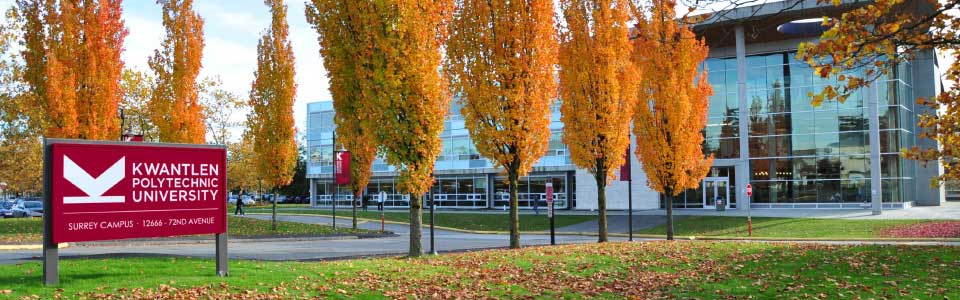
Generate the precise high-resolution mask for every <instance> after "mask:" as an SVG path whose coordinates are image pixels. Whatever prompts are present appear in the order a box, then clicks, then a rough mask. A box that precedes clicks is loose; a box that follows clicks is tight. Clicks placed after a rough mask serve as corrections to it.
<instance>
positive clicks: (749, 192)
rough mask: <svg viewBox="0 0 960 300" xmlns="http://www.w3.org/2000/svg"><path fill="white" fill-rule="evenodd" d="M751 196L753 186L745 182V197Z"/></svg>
mask: <svg viewBox="0 0 960 300" xmlns="http://www.w3.org/2000/svg"><path fill="white" fill-rule="evenodd" d="M750 196H753V186H752V185H750V184H749V183H748V184H747V197H750Z"/></svg>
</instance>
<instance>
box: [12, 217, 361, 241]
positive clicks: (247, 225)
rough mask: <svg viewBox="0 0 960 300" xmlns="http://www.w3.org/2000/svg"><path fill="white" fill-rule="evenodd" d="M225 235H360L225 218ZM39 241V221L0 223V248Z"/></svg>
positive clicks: (40, 228) (304, 226)
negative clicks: (274, 227)
mask: <svg viewBox="0 0 960 300" xmlns="http://www.w3.org/2000/svg"><path fill="white" fill-rule="evenodd" d="M227 231H228V232H229V234H230V236H232V237H261V236H310V235H331V234H350V233H362V232H367V231H366V230H357V231H353V230H351V229H349V228H337V229H336V230H334V229H333V228H331V227H330V226H324V225H315V224H304V223H295V222H277V231H273V230H272V229H271V226H270V221H261V220H256V219H250V218H238V217H232V216H231V217H228V218H227ZM42 240H43V222H42V221H41V219H40V218H18V219H0V244H34V243H40V242H41V241H42Z"/></svg>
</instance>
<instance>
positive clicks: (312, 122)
mask: <svg viewBox="0 0 960 300" xmlns="http://www.w3.org/2000/svg"><path fill="white" fill-rule="evenodd" d="M794 2H795V1H786V2H771V3H765V4H762V5H759V6H753V7H741V8H737V9H734V10H730V11H725V12H721V13H716V14H714V15H713V16H712V17H710V18H708V19H706V20H704V21H703V22H701V23H700V24H698V25H696V26H695V27H694V31H695V32H697V34H698V35H699V36H700V37H702V38H704V40H706V42H707V45H708V46H709V47H710V53H709V57H708V59H707V60H706V61H704V63H703V64H702V66H701V68H702V69H704V70H706V71H707V77H706V78H704V79H705V80H707V81H708V82H709V83H710V85H711V86H712V87H713V91H714V94H713V96H711V97H710V103H709V104H710V106H709V112H708V124H707V127H706V128H705V130H704V136H705V141H704V144H703V149H704V153H705V154H708V155H709V154H712V155H713V156H714V158H715V160H714V167H713V168H712V169H711V170H710V172H709V174H708V175H707V177H706V178H705V179H704V180H703V181H702V182H701V184H700V186H699V188H697V189H692V190H688V191H685V192H684V193H683V194H681V195H680V196H679V197H677V198H674V201H673V206H674V207H676V208H690V209H714V208H716V207H717V205H718V200H721V199H722V200H723V201H722V202H721V203H723V204H722V205H724V206H727V207H728V208H735V209H744V208H745V207H746V206H747V205H744V203H748V202H747V197H746V192H745V191H746V186H747V184H750V185H751V186H752V189H753V196H752V197H751V198H750V200H749V203H750V207H752V208H794V209H808V208H865V209H866V208H874V209H875V210H877V209H880V208H881V207H882V208H906V207H910V206H913V205H925V206H930V205H939V204H940V203H941V202H943V201H945V199H946V195H947V194H948V193H947V192H946V191H945V190H944V189H943V188H940V189H937V188H931V187H930V186H929V182H930V179H931V178H933V177H935V176H938V175H939V174H940V173H941V172H940V171H939V166H937V165H936V164H930V165H926V166H924V165H922V164H919V163H918V162H916V161H912V160H908V159H905V158H904V157H903V156H902V155H901V153H900V151H901V149H903V148H910V147H914V146H917V147H921V148H929V147H936V143H935V142H934V141H932V140H927V139H920V138H918V134H917V133H918V132H917V127H916V122H917V115H918V114H920V113H923V112H925V110H926V109H928V108H926V107H921V106H916V105H914V103H915V99H916V98H918V97H928V98H929V97H935V96H936V95H937V94H938V93H939V92H940V89H941V85H940V77H939V74H938V70H937V68H938V67H937V61H936V58H935V54H934V53H933V52H932V51H926V52H920V53H918V54H917V55H916V57H914V58H913V59H912V60H911V61H910V62H906V63H902V64H900V65H899V66H898V67H897V68H896V69H895V70H891V72H890V74H889V75H887V76H885V77H883V78H881V79H880V80H878V81H877V82H876V83H875V84H873V85H872V86H870V87H868V88H864V89H860V90H858V91H855V92H854V93H853V94H852V95H851V96H850V97H849V98H848V99H846V101H844V102H842V103H839V102H837V101H826V102H824V103H822V104H821V105H819V106H813V105H811V102H812V101H811V100H812V99H811V97H810V95H811V93H816V92H819V91H821V90H822V89H823V87H825V86H827V85H835V84H837V81H836V78H828V79H823V78H820V77H819V76H816V75H815V74H814V70H813V69H812V68H811V67H810V66H809V65H807V64H806V63H804V62H802V61H799V60H797V59H796V51H797V46H798V45H799V44H800V43H801V42H810V41H816V38H817V37H818V36H819V31H817V30H814V31H810V30H806V31H803V30H801V31H799V32H790V30H785V29H784V28H787V29H789V28H790V26H794V25H789V26H788V25H787V24H800V23H796V20H802V19H822V17H824V16H838V15H839V14H841V13H842V12H843V11H844V10H845V9H848V8H849V6H848V5H846V4H845V5H841V6H840V7H835V6H833V5H832V4H830V3H825V4H818V3H816V2H815V1H802V2H801V3H799V4H796V3H794ZM849 5H858V4H856V3H852V4H849ZM813 24H816V23H813ZM781 25H784V26H781ZM800 26H803V24H800ZM852 72H853V73H855V74H860V73H861V72H863V70H854V71H852ZM459 110H460V108H459V107H457V106H456V104H455V103H454V105H453V107H451V108H450V113H449V114H448V116H447V118H446V120H445V127H444V131H443V133H442V134H441V137H442V139H443V152H442V153H441V155H440V156H439V157H438V158H437V162H436V177H437V178H438V180H437V182H435V183H434V185H433V189H432V192H433V197H434V199H435V200H437V205H438V207H441V208H467V209H500V208H502V207H503V206H504V205H506V203H507V194H508V193H507V188H506V185H505V183H504V177H503V176H502V175H500V172H499V171H498V170H496V169H494V168H493V167H492V164H491V163H490V161H488V160H487V159H485V158H484V157H482V156H480V155H479V153H477V151H476V149H474V146H473V143H472V141H471V140H470V136H469V134H468V133H467V130H466V129H465V128H464V126H463V125H464V124H463V119H462V118H461V117H460V115H459V114H458V112H459ZM308 114H309V116H308V122H307V138H308V141H307V142H308V147H309V153H310V161H309V164H308V177H310V178H312V179H311V180H312V182H313V185H312V186H313V188H312V189H313V191H314V192H313V193H312V195H315V199H314V200H315V203H316V205H320V206H327V205H330V204H331V201H332V199H333V196H332V195H333V194H335V191H334V187H333V186H332V185H331V184H330V182H331V179H330V178H331V173H332V162H331V160H330V157H331V156H332V151H333V149H332V147H331V144H332V138H333V134H332V132H333V130H334V125H333V109H332V104H331V103H330V102H318V103H311V104H309V105H308ZM551 116H552V120H553V122H552V123H551V125H550V128H551V131H552V132H553V136H552V138H551V139H550V150H549V151H548V152H547V154H546V156H544V157H543V158H542V159H541V160H540V161H539V162H538V163H537V164H536V167H535V169H534V172H532V173H531V174H530V176H528V177H527V178H524V179H523V182H521V183H520V190H521V192H520V204H521V206H522V207H524V208H532V207H533V206H534V205H535V204H536V205H537V206H540V207H542V206H544V205H546V203H545V201H544V198H545V188H544V185H545V183H546V182H552V183H553V186H554V189H555V194H556V195H558V199H557V200H558V203H557V204H558V207H562V208H570V209H584V210H589V209H595V208H596V207H597V204H596V199H597V195H596V185H595V182H594V180H593V177H592V175H590V174H589V173H588V172H586V171H585V170H582V169H578V168H576V167H575V166H573V165H572V164H571V163H570V159H569V155H568V153H567V149H566V147H565V146H564V144H563V139H562V126H563V124H562V123H561V122H560V112H559V103H557V105H556V106H555V107H553V109H552V111H551ZM641 142H642V141H641ZM631 161H632V165H633V167H632V173H631V174H632V178H633V179H634V181H636V182H634V183H633V184H632V186H628V184H627V183H626V182H621V181H613V182H611V184H610V185H609V186H608V189H607V199H608V205H607V206H608V208H610V209H613V210H617V209H626V208H627V206H628V205H627V203H628V200H627V195H628V193H627V189H628V188H630V189H632V192H633V193H632V194H633V199H630V200H629V201H632V202H633V207H634V208H635V209H657V208H661V209H662V208H664V206H665V203H666V202H665V201H664V200H665V197H663V196H662V195H659V194H658V193H656V192H655V191H652V190H651V189H649V188H648V187H646V186H645V184H646V180H645V178H646V176H645V174H643V171H642V168H641V167H640V164H639V162H638V161H637V159H636V157H633V158H632V159H631ZM373 171H374V179H373V180H371V183H370V185H369V186H368V187H367V190H366V191H365V192H366V193H367V194H375V193H379V192H380V191H385V192H387V194H388V195H389V197H388V199H389V200H388V201H387V204H386V205H387V206H388V207H406V206H407V205H408V200H409V199H408V198H406V197H405V196H403V195H400V194H398V193H396V192H395V190H394V189H393V184H394V183H393V176H394V175H395V173H394V170H393V169H392V168H391V167H390V166H388V165H386V164H385V163H384V162H383V160H377V161H376V162H375V163H374V166H373ZM953 190H957V188H953ZM953 193H956V192H953ZM953 193H951V194H950V195H953ZM349 194H351V193H349V192H347V191H341V194H340V196H338V199H340V200H339V201H342V202H338V205H349V203H350V200H349V199H351V197H352V196H350V195H349ZM954 197H955V196H954Z"/></svg>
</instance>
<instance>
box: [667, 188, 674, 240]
mask: <svg viewBox="0 0 960 300" xmlns="http://www.w3.org/2000/svg"><path fill="white" fill-rule="evenodd" d="M667 240H668V241H670V240H673V196H670V193H669V192H667Z"/></svg>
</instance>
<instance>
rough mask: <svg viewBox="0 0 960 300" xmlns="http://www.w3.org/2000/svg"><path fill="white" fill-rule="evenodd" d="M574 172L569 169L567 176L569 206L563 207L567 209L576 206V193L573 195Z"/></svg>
mask: <svg viewBox="0 0 960 300" xmlns="http://www.w3.org/2000/svg"><path fill="white" fill-rule="evenodd" d="M573 172H574V171H567V173H566V176H567V179H566V188H567V190H566V193H567V207H563V208H565V209H573V208H574V206H573V196H574V195H573V187H574V186H575V183H574V182H573V178H574V176H573Z"/></svg>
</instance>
